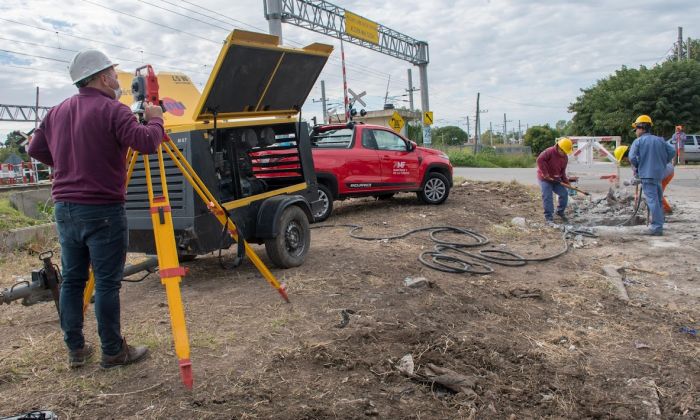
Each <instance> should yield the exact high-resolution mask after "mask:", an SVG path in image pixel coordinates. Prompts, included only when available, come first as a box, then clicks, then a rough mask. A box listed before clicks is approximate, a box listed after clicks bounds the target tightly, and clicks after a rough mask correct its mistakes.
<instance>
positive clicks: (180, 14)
mask: <svg viewBox="0 0 700 420" xmlns="http://www.w3.org/2000/svg"><path fill="white" fill-rule="evenodd" d="M138 1H139V2H141V3H143V4H147V5H149V6H151V7H155V8H157V9H160V10H165V11H166V12H170V13H172V14H175V15H178V16H182V17H184V18H187V19H192V20H194V21H197V22H200V23H203V24H205V25H209V26H213V27H215V28H218V29H222V30H224V31H226V32H231V29H229V28H224V27H221V26H218V25H214V24H213V23H211V22H205V21H203V20H201V19H197V18H195V17H192V16H187V15H184V14H182V13H178V12H176V11H174V10H170V9H166V8H165V7H162V6H158V5H156V4H153V3H149V2H147V1H145V0H138ZM168 4H170V3H168ZM185 10H188V11H191V12H194V11H193V10H190V9H185ZM194 13H197V12H194ZM207 17H209V16H207Z"/></svg>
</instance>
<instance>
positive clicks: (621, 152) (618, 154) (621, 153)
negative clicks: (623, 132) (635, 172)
mask: <svg viewBox="0 0 700 420" xmlns="http://www.w3.org/2000/svg"><path fill="white" fill-rule="evenodd" d="M627 149H629V147H628V146H617V147H616V148H615V151H614V152H613V155H615V160H617V163H620V162H621V161H622V158H623V157H625V152H627Z"/></svg>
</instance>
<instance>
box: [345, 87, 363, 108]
mask: <svg viewBox="0 0 700 420" xmlns="http://www.w3.org/2000/svg"><path fill="white" fill-rule="evenodd" d="M348 93H350V96H352V103H355V102H359V103H360V105H362V106H364V107H365V108H366V107H367V104H366V103H365V101H363V100H362V97H363V96H365V95H366V94H367V91H366V90H363V91H362V92H360V93H359V94H357V93H355V92H354V91H353V90H352V89H350V88H348Z"/></svg>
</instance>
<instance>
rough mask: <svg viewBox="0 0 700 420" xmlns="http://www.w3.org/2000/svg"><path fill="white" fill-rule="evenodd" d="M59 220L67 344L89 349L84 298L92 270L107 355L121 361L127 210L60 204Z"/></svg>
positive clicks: (61, 304) (56, 210) (99, 327)
mask: <svg viewBox="0 0 700 420" xmlns="http://www.w3.org/2000/svg"><path fill="white" fill-rule="evenodd" d="M54 215H55V217H56V225H57V227H58V236H59V241H60V243H61V265H62V266H63V269H62V273H61V274H62V276H63V282H62V283H61V294H60V300H59V307H60V312H61V329H62V330H63V334H64V336H63V339H64V340H65V342H66V345H67V346H68V349H69V350H77V349H80V348H82V347H83V346H84V345H85V338H84V337H83V294H84V291H85V285H86V283H87V280H88V273H89V271H88V270H89V268H90V266H91V265H92V271H93V273H94V275H95V317H96V318H97V332H98V334H99V336H100V341H101V343H102V353H104V354H106V355H109V356H113V355H116V354H117V353H119V351H120V350H121V347H122V336H121V324H120V306H119V289H120V288H121V281H122V276H123V273H124V262H125V261H126V247H127V244H128V242H129V231H128V229H127V222H126V212H125V210H124V205H123V204H97V205H88V204H75V203H65V202H57V203H56V205H55V207H54Z"/></svg>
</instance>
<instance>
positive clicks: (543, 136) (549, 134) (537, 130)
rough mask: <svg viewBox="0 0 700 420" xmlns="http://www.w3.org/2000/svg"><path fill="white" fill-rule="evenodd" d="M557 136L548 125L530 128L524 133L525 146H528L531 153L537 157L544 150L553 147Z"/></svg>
mask: <svg viewBox="0 0 700 420" xmlns="http://www.w3.org/2000/svg"><path fill="white" fill-rule="evenodd" d="M557 134H558V133H557V131H556V130H555V129H553V128H552V127H550V126H549V124H545V125H535V126H532V127H530V128H529V129H528V130H527V132H526V133H525V140H524V141H525V145H526V146H530V148H531V149H532V153H534V154H535V155H539V154H540V153H542V151H543V150H544V149H546V148H548V147H550V146H553V145H554V142H555V140H556V138H557Z"/></svg>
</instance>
